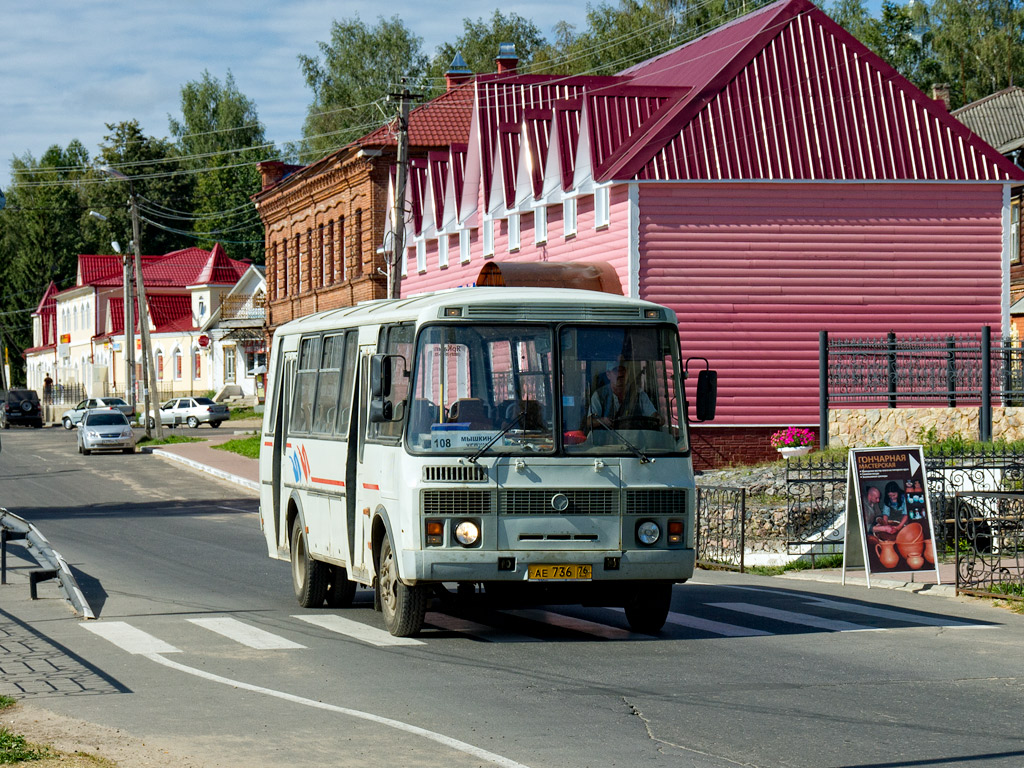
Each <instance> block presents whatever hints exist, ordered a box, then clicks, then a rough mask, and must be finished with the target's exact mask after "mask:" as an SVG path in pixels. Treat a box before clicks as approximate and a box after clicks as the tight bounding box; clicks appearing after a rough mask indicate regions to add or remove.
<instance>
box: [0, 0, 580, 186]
mask: <svg viewBox="0 0 1024 768" xmlns="http://www.w3.org/2000/svg"><path fill="white" fill-rule="evenodd" d="M377 7H383V6H377ZM495 7H496V6H493V5H483V4H475V3H440V2H433V3H431V2H423V1H422V0H420V1H419V2H417V1H416V0H392V2H390V3H388V4H387V5H386V9H387V10H386V14H385V15H387V16H388V17H391V16H394V15H397V16H399V17H400V18H401V19H402V21H403V22H404V23H405V25H406V27H408V28H409V29H410V30H412V32H413V33H415V34H416V35H418V36H419V37H421V38H422V39H423V49H424V51H425V52H426V53H427V54H428V55H432V54H433V53H434V51H435V49H436V48H437V46H438V45H440V44H441V43H444V42H453V41H454V40H455V39H456V38H457V37H458V36H459V35H460V34H462V31H463V24H462V20H463V18H465V17H470V18H472V19H478V18H480V17H490V16H491V15H492V14H493V12H494V8H495ZM374 9H375V6H374V5H373V4H370V5H367V4H365V3H354V2H351V1H350V0H333V1H332V2H324V1H323V0H278V1H277V2H274V3H266V2H263V1H262V0H206V1H205V2H197V1H196V0H178V1H177V2H166V0H164V1H163V2H154V1H153V0H136V1H135V2H125V1H124V0H78V1H77V2H70V0H42V1H41V2H31V0H29V1H28V2H25V1H24V0H23V1H22V2H13V0H11V1H9V2H4V3H3V5H2V11H0V18H2V20H3V23H2V26H0V72H3V79H2V81H0V190H2V189H6V188H7V187H8V186H9V184H10V175H11V174H10V161H11V158H12V157H15V156H19V157H20V156H22V155H24V154H25V153H29V154H31V155H32V156H33V157H34V158H36V159H38V158H39V157H40V156H41V155H42V154H43V153H44V152H45V151H46V150H47V148H49V147H50V146H52V145H54V144H59V145H60V146H61V147H66V146H67V145H68V143H70V142H71V140H72V139H78V140H79V141H81V142H82V143H83V144H84V145H85V148H86V150H87V151H88V152H89V154H90V155H91V156H92V155H95V154H96V153H97V151H98V146H99V144H100V142H101V141H102V140H103V137H104V136H105V135H106V134H107V132H108V131H107V129H106V124H107V123H119V122H121V121H123V120H130V119H137V120H138V121H139V123H140V125H141V127H142V130H143V132H145V133H146V134H147V135H150V136H157V137H167V136H169V134H170V131H169V129H168V116H169V115H171V116H174V117H175V118H180V104H181V87H182V86H183V85H184V84H185V83H187V82H189V81H193V80H198V79H200V77H201V76H202V73H203V71H204V70H207V71H209V73H210V74H211V75H212V76H213V77H216V78H217V79H218V80H220V81H221V82H223V81H224V79H225V77H226V75H227V73H228V71H230V72H231V73H232V75H233V76H234V78H235V84H236V86H237V87H238V89H239V91H241V92H242V93H243V94H244V95H245V96H246V97H248V98H249V99H251V100H252V101H254V102H255V104H256V108H257V110H258V112H259V117H260V120H261V121H262V122H263V124H264V126H265V128H266V136H267V138H268V139H269V140H272V141H275V142H277V143H278V145H281V144H283V143H285V142H288V141H295V140H297V139H298V138H299V137H300V135H301V132H302V122H303V119H304V117H305V114H306V107H307V106H308V104H309V102H310V101H311V99H312V94H311V92H310V91H309V89H308V88H307V87H306V84H305V81H304V80H303V78H302V74H301V72H300V71H299V65H298V59H297V57H298V55H299V54H306V55H317V54H318V53H319V47H318V45H317V43H318V42H320V41H324V42H326V41H329V40H330V29H331V22H332V21H334V20H335V19H345V18H351V17H354V16H356V15H358V16H359V18H360V19H362V21H363V22H365V23H366V24H367V25H370V26H372V25H374V24H376V23H377V20H378V15H379V14H377V13H375V11H374ZM501 9H502V13H504V14H506V15H507V14H509V13H510V12H515V13H517V14H519V15H520V16H523V17H525V18H528V19H531V20H532V21H533V22H534V23H535V24H536V25H537V26H538V27H539V28H540V30H541V33H542V34H543V35H545V36H546V37H548V38H549V39H550V38H552V37H553V27H554V25H555V24H556V23H558V22H559V21H567V22H569V23H570V24H575V25H576V27H577V29H578V30H582V29H583V28H584V26H585V21H586V0H563V1H562V2H560V3H558V4H554V3H549V2H542V1H541V0H524V1H523V2H518V1H516V0H506V2H503V3H502V5H501ZM495 53H497V52H495Z"/></svg>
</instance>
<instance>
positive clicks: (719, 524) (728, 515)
mask: <svg viewBox="0 0 1024 768" xmlns="http://www.w3.org/2000/svg"><path fill="white" fill-rule="evenodd" d="M746 530H747V494H746V489H744V488H726V487H721V486H698V488H697V530H696V533H695V539H696V549H697V563H698V564H699V565H702V566H704V567H705V568H726V569H729V570H737V571H739V572H740V573H742V572H743V571H744V570H745V566H744V558H743V552H744V550H745V549H746Z"/></svg>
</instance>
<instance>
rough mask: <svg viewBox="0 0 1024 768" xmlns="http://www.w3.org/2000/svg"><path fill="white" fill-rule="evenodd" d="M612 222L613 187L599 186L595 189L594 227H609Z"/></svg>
mask: <svg viewBox="0 0 1024 768" xmlns="http://www.w3.org/2000/svg"><path fill="white" fill-rule="evenodd" d="M610 222H611V189H610V188H609V187H598V188H597V189H595V190H594V229H599V228H600V227H607V226H608V224H609V223H610Z"/></svg>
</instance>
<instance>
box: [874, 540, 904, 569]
mask: <svg viewBox="0 0 1024 768" xmlns="http://www.w3.org/2000/svg"><path fill="white" fill-rule="evenodd" d="M895 544H896V542H894V541H892V540H890V539H879V540H878V543H877V544H875V554H876V555H878V561H879V562H880V563H881V564H882V567H884V568H895V567H896V565H897V564H898V563H899V561H900V556H899V555H897V554H896V549H895Z"/></svg>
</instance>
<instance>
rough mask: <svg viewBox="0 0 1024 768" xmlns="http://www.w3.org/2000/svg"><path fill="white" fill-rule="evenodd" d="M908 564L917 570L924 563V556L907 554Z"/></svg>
mask: <svg viewBox="0 0 1024 768" xmlns="http://www.w3.org/2000/svg"><path fill="white" fill-rule="evenodd" d="M906 558H907V565H909V566H910V567H911V568H912V569H914V570H915V571H916V570H917V569H918V568H920V567H921V566H922V565H924V558H923V557H921V556H920V555H907V556H906Z"/></svg>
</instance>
